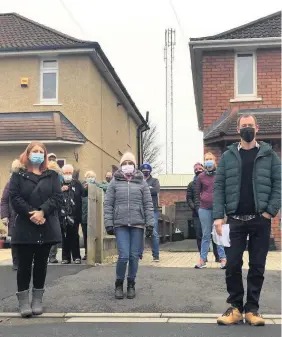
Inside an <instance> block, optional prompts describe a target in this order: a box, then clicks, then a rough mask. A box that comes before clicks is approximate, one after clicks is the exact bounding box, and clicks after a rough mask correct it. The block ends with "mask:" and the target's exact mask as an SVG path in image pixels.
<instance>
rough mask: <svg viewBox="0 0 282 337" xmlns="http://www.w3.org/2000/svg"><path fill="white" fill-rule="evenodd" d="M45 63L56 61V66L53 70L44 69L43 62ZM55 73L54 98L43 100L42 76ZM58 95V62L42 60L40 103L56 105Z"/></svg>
mask: <svg viewBox="0 0 282 337" xmlns="http://www.w3.org/2000/svg"><path fill="white" fill-rule="evenodd" d="M46 61H56V62H57V66H56V67H53V68H44V62H46ZM48 73H49V74H50V73H52V74H53V73H55V74H56V97H55V98H44V97H43V76H44V74H48ZM58 93H59V61H58V58H44V59H41V61H40V103H49V104H50V103H54V104H58Z"/></svg>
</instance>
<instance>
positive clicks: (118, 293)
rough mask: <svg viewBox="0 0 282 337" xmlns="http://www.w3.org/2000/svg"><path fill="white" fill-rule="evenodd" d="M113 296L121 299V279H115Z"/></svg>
mask: <svg viewBox="0 0 282 337" xmlns="http://www.w3.org/2000/svg"><path fill="white" fill-rule="evenodd" d="M115 298H116V299H118V300H122V299H123V280H116V289H115Z"/></svg>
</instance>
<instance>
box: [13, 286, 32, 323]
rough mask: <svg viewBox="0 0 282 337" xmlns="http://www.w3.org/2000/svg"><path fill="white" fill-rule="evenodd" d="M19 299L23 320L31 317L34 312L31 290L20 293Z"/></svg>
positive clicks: (18, 294)
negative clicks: (30, 296) (30, 301)
mask: <svg viewBox="0 0 282 337" xmlns="http://www.w3.org/2000/svg"><path fill="white" fill-rule="evenodd" d="M17 298H18V301H19V309H20V313H21V316H22V317H23V318H27V317H31V316H32V310H31V306H30V304H29V289H28V290H24V291H20V292H18V293H17Z"/></svg>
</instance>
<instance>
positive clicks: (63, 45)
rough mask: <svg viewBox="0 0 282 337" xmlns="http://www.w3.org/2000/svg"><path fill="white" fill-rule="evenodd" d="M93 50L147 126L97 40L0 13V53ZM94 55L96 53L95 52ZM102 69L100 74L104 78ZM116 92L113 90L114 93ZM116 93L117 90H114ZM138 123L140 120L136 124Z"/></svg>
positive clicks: (12, 14)
mask: <svg viewBox="0 0 282 337" xmlns="http://www.w3.org/2000/svg"><path fill="white" fill-rule="evenodd" d="M75 49H76V50H77V49H85V50H89V49H91V50H93V51H95V54H96V53H98V55H99V56H100V57H101V59H102V61H103V63H104V66H106V68H107V71H108V72H109V73H110V74H111V76H112V78H113V79H114V81H115V83H116V84H117V85H118V87H119V89H120V90H121V92H122V94H123V95H124V96H125V98H126V100H127V101H128V102H129V104H130V106H131V107H132V109H133V111H134V112H135V115H136V116H137V117H138V121H141V125H144V126H146V127H147V122H146V121H145V119H144V117H143V116H142V114H141V113H140V111H139V110H138V108H137V106H136V104H135V102H134V101H133V99H132V98H131V96H130V95H129V93H128V91H127V90H126V88H125V86H124V84H123V83H122V81H121V79H120V78H119V76H118V74H117V73H116V71H115V69H114V67H113V66H112V64H111V63H110V61H109V59H108V58H107V56H106V54H105V53H104V51H103V50H102V48H101V46H100V45H99V43H98V42H94V41H84V40H79V39H76V38H74V37H71V36H69V35H66V34H63V33H61V32H59V31H57V30H55V29H52V28H50V27H46V26H44V25H42V24H40V23H38V22H35V21H33V20H30V19H28V18H26V17H24V16H21V15H19V14H17V13H4V14H0V53H9V52H28V51H38V52H39V51H45V50H71V51H72V50H73V51H74V50H75ZM95 57H96V55H95ZM107 71H105V70H104V69H102V70H101V73H102V76H104V77H105V78H106V73H107ZM115 93H116V92H115ZM116 94H117V93H116ZM139 124H140V123H139Z"/></svg>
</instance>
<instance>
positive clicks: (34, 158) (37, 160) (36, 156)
mask: <svg viewBox="0 0 282 337" xmlns="http://www.w3.org/2000/svg"><path fill="white" fill-rule="evenodd" d="M29 160H30V162H31V163H32V164H33V165H41V164H42V163H43V162H44V153H32V154H31V156H30V158H29Z"/></svg>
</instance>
